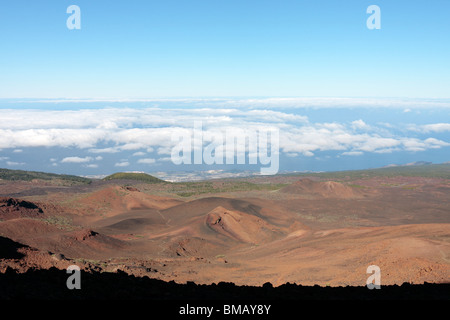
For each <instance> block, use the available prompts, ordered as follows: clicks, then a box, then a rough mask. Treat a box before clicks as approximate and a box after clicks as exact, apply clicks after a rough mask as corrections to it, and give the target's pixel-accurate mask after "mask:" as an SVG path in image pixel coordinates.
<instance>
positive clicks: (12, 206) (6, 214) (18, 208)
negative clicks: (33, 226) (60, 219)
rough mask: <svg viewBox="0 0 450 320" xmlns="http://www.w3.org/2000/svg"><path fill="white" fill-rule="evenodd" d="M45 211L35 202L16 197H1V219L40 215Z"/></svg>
mask: <svg viewBox="0 0 450 320" xmlns="http://www.w3.org/2000/svg"><path fill="white" fill-rule="evenodd" d="M43 213H44V212H43V211H42V209H41V208H39V207H38V206H37V205H36V204H34V203H33V202H29V201H25V200H20V199H14V198H0V219H2V220H9V219H17V218H24V217H39V216H42V215H43Z"/></svg>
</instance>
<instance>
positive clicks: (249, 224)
mask: <svg viewBox="0 0 450 320" xmlns="http://www.w3.org/2000/svg"><path fill="white" fill-rule="evenodd" d="M205 223H206V225H207V226H208V227H209V228H211V229H212V230H214V231H216V232H218V233H220V234H222V235H225V236H227V237H230V238H233V239H235V240H237V241H240V242H245V243H253V244H259V243H262V242H267V241H271V240H274V239H276V238H277V237H279V236H281V235H282V233H281V232H280V230H279V229H278V228H276V227H275V226H273V225H270V224H269V223H267V222H266V221H265V220H263V219H261V218H260V217H257V216H254V215H251V214H248V213H244V212H240V211H237V210H227V209H225V208H224V207H221V206H219V207H217V208H215V209H214V210H212V211H210V212H209V213H208V214H207V215H206V218H205Z"/></svg>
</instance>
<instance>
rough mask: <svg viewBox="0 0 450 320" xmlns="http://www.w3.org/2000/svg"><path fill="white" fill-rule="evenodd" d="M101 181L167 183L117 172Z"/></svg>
mask: <svg viewBox="0 0 450 320" xmlns="http://www.w3.org/2000/svg"><path fill="white" fill-rule="evenodd" d="M103 180H136V181H142V182H145V183H168V182H166V181H164V180H161V179H158V178H156V177H154V176H151V175H149V174H146V173H135V172H118V173H114V174H112V175H109V176H107V177H105V178H103Z"/></svg>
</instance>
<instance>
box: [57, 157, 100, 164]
mask: <svg viewBox="0 0 450 320" xmlns="http://www.w3.org/2000/svg"><path fill="white" fill-rule="evenodd" d="M92 160H93V158H92V157H84V158H80V157H67V158H64V159H62V160H61V162H62V163H85V162H90V161H92Z"/></svg>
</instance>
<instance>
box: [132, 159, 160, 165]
mask: <svg viewBox="0 0 450 320" xmlns="http://www.w3.org/2000/svg"><path fill="white" fill-rule="evenodd" d="M137 162H138V163H143V164H153V163H155V162H156V160H155V159H152V158H144V159H139V160H138V161H137Z"/></svg>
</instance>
